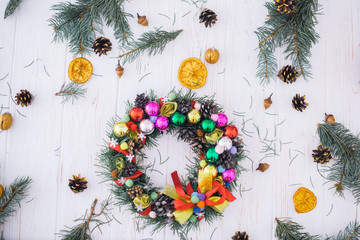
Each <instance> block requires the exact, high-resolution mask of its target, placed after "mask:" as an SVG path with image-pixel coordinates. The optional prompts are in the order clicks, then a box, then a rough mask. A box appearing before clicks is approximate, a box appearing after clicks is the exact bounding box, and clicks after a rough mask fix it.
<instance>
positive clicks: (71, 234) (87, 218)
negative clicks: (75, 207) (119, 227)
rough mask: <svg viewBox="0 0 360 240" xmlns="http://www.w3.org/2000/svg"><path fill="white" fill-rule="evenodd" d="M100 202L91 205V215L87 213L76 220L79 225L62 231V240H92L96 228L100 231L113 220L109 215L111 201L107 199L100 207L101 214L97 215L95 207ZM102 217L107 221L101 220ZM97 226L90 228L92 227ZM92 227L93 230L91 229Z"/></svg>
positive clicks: (60, 234)
mask: <svg viewBox="0 0 360 240" xmlns="http://www.w3.org/2000/svg"><path fill="white" fill-rule="evenodd" d="M97 202H98V200H97V199H95V200H94V202H93V203H92V205H91V209H90V214H88V213H87V211H86V212H85V214H84V215H83V216H82V217H80V218H78V219H75V220H74V221H75V222H79V223H78V224H77V225H75V226H73V227H67V229H65V230H61V233H59V236H60V239H62V240H91V239H92V238H91V233H92V232H93V230H95V229H96V228H99V229H100V226H102V225H104V224H106V223H109V222H110V221H111V220H112V219H111V218H110V216H109V215H108V212H109V210H110V209H109V205H110V199H109V198H108V199H106V200H105V201H104V202H103V203H102V204H101V207H100V212H99V213H95V207H96V204H97ZM101 215H104V217H105V219H106V220H105V221H103V220H101V219H99V217H100V216H101ZM92 224H93V225H95V226H90V225H92ZM90 227H92V228H90Z"/></svg>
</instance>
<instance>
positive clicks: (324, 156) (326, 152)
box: [312, 145, 332, 164]
mask: <svg viewBox="0 0 360 240" xmlns="http://www.w3.org/2000/svg"><path fill="white" fill-rule="evenodd" d="M312 156H313V158H314V162H317V163H321V164H325V163H328V162H329V161H330V160H331V159H332V156H331V152H330V148H329V147H324V146H323V145H319V146H318V147H317V149H315V150H313V154H312Z"/></svg>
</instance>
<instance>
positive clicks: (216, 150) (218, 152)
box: [215, 145, 225, 154]
mask: <svg viewBox="0 0 360 240" xmlns="http://www.w3.org/2000/svg"><path fill="white" fill-rule="evenodd" d="M224 151H225V147H224V146H221V145H217V146H216V147H215V152H216V153H217V154H222V153H223V152H224Z"/></svg>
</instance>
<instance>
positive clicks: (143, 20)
mask: <svg viewBox="0 0 360 240" xmlns="http://www.w3.org/2000/svg"><path fill="white" fill-rule="evenodd" d="M137 17H138V21H137V22H138V24H140V25H142V26H146V27H147V26H149V22H148V20H147V19H146V16H140V15H139V14H137Z"/></svg>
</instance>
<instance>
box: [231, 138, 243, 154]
mask: <svg viewBox="0 0 360 240" xmlns="http://www.w3.org/2000/svg"><path fill="white" fill-rule="evenodd" d="M232 145H233V146H234V147H235V148H236V150H237V152H240V151H241V150H242V148H243V147H244V145H243V143H242V140H241V139H239V140H235V141H233V142H232Z"/></svg>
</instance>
